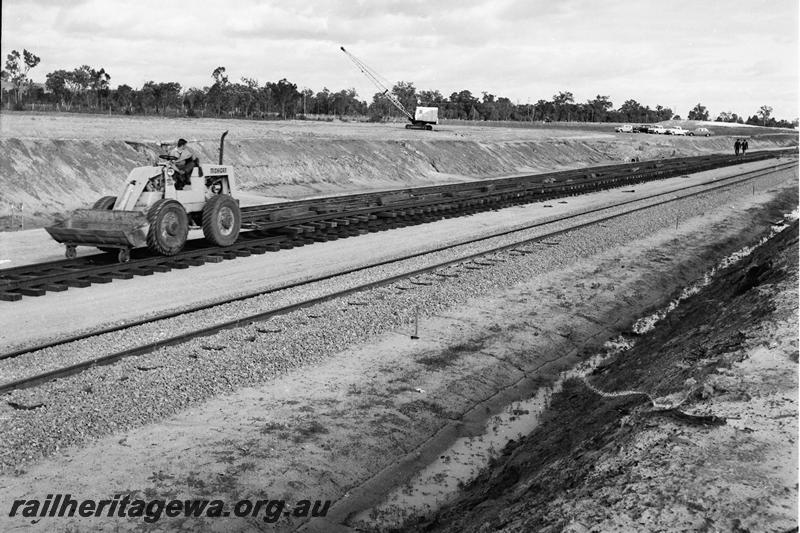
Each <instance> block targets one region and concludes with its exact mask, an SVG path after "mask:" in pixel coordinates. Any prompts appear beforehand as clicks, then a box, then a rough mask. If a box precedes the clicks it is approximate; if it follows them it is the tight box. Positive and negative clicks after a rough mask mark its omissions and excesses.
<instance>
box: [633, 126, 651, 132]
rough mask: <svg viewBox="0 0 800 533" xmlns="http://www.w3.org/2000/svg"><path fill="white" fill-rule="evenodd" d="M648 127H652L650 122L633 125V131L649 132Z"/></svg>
mask: <svg viewBox="0 0 800 533" xmlns="http://www.w3.org/2000/svg"><path fill="white" fill-rule="evenodd" d="M648 128H650V125H649V124H639V125H638V126H634V127H633V131H634V133H647V130H648Z"/></svg>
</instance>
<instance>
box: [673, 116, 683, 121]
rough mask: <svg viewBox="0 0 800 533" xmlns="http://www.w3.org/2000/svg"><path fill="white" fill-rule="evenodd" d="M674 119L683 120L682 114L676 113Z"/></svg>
mask: <svg viewBox="0 0 800 533" xmlns="http://www.w3.org/2000/svg"><path fill="white" fill-rule="evenodd" d="M672 120H683V119H682V118H681V116H680V115H675V116H674V117H672Z"/></svg>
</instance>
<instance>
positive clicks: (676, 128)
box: [667, 126, 686, 135]
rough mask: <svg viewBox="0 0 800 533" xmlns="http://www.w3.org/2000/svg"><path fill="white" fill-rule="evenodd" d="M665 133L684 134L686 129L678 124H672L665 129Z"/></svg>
mask: <svg viewBox="0 0 800 533" xmlns="http://www.w3.org/2000/svg"><path fill="white" fill-rule="evenodd" d="M667 135H686V130H685V129H683V128H681V127H680V126H673V127H671V128H668V129H667Z"/></svg>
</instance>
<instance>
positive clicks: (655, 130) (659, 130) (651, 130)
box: [647, 124, 667, 135]
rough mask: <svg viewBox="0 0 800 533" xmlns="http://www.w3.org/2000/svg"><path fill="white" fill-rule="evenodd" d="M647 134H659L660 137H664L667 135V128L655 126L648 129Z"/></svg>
mask: <svg viewBox="0 0 800 533" xmlns="http://www.w3.org/2000/svg"><path fill="white" fill-rule="evenodd" d="M647 133H657V134H659V135H664V134H665V133H667V128H665V127H664V126H659V125H658V124H655V125H653V126H650V128H648V130H647Z"/></svg>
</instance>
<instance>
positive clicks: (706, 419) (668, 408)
mask: <svg viewBox="0 0 800 533" xmlns="http://www.w3.org/2000/svg"><path fill="white" fill-rule="evenodd" d="M581 380H582V381H583V384H584V385H586V388H587V389H589V390H590V391H592V392H594V393H595V394H597V395H599V396H602V397H603V398H621V397H624V396H645V397H646V398H647V399H648V400H649V401H650V404H651V405H652V406H653V409H651V410H650V411H647V412H646V413H645V414H647V415H663V416H670V417H672V418H674V419H676V420H679V421H681V422H687V423H690V424H697V425H703V426H708V425H711V426H722V425H725V419H724V418H722V417H718V416H716V415H693V414H689V413H684V412H683V411H681V410H679V409H678V407H680V406H681V405H683V404H684V403H685V402H686V400H688V399H689V398H690V397H691V396H692V394H693V393H694V391H695V389H692V390H691V391H689V392H688V393H686V395H685V396H684V397H683V399H682V400H681V401H680V402H678V403H676V404H674V405H669V404H660V403H658V402H656V400H655V398H653V397H652V396H651V395H650V394H649V393H647V392H644V391H635V390H626V391H617V392H605V391H602V390H600V389H598V388H597V387H595V386H594V385H592V384H591V383H589V379H588V377H587V376H582V377H581Z"/></svg>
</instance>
